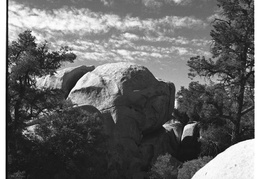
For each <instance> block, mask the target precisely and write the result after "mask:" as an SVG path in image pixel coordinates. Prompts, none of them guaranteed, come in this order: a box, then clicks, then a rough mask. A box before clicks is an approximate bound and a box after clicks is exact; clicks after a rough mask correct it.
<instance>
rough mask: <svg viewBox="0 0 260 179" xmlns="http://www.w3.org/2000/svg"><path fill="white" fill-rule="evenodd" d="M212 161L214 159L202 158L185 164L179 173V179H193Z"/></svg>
mask: <svg viewBox="0 0 260 179" xmlns="http://www.w3.org/2000/svg"><path fill="white" fill-rule="evenodd" d="M211 159H212V157H202V158H198V159H194V160H190V161H187V162H185V163H184V164H183V165H182V167H181V168H180V169H179V171H178V179H191V178H192V176H193V175H194V174H195V173H196V172H197V171H198V170H199V169H200V168H202V167H203V166H204V165H206V164H207V163H208V162H209V161H210V160H211Z"/></svg>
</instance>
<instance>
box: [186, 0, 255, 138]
mask: <svg viewBox="0 0 260 179" xmlns="http://www.w3.org/2000/svg"><path fill="white" fill-rule="evenodd" d="M218 6H219V8H220V13H219V18H215V20H214V21H213V22H212V25H213V30H211V32H210V35H211V37H212V46H211V53H212V58H210V59H205V57H200V56H197V57H192V58H191V59H190V60H189V61H188V66H189V67H190V73H189V77H191V78H193V77H195V76H197V75H198V76H200V77H206V78H209V79H213V80H217V81H218V85H221V86H222V87H223V88H224V89H225V91H226V93H227V94H228V99H229V101H228V102H227V103H228V104H225V105H229V106H230V108H229V109H230V110H229V112H228V114H227V113H226V114H225V113H222V117H225V118H226V119H228V120H230V121H231V122H232V124H233V129H232V142H233V143H236V142H238V141H239V136H240V132H241V131H240V130H241V122H242V121H241V120H242V119H243V118H242V117H243V116H244V115H246V114H247V113H248V112H250V111H252V110H254V71H255V67H254V0H229V1H226V0H218Z"/></svg>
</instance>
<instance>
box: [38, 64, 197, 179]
mask: <svg viewBox="0 0 260 179" xmlns="http://www.w3.org/2000/svg"><path fill="white" fill-rule="evenodd" d="M37 86H38V87H39V88H52V89H62V90H63V91H64V98H66V99H68V100H70V101H72V103H74V104H76V105H77V106H80V107H81V108H83V109H85V110H87V111H90V112H91V111H92V112H97V111H100V113H101V115H102V119H103V120H104V121H103V123H104V133H105V134H107V135H108V136H109V142H108V143H109V147H110V149H111V153H112V154H111V160H110V161H111V162H113V161H115V160H119V159H120V161H117V162H118V163H119V165H121V167H122V169H123V170H125V171H126V173H127V172H128V173H129V175H131V176H132V177H134V176H138V177H139V178H140V176H142V173H144V172H145V171H147V170H148V169H149V168H150V167H151V163H152V162H154V161H155V159H156V158H157V157H158V156H159V155H164V154H165V153H169V154H171V155H172V156H173V157H175V158H176V159H178V160H180V161H184V160H187V159H192V158H194V156H196V154H197V150H196V149H197V148H198V144H197V143H196V141H197V138H198V136H199V132H198V127H197V123H196V122H194V123H190V124H187V125H186V126H183V125H182V124H181V123H180V122H177V121H174V120H173V118H172V112H173V109H174V101H175V86H174V84H173V83H171V82H164V81H161V80H157V79H156V78H155V77H154V76H153V74H152V73H151V72H150V71H149V70H148V69H147V68H146V67H144V66H140V65H136V64H134V63H125V62H119V63H110V64H104V65H101V66H98V67H96V68H95V67H94V66H79V67H73V68H67V69H64V70H61V71H58V72H57V73H56V74H54V75H48V76H45V77H42V78H40V79H38V80H37ZM118 156H119V157H118ZM138 177H137V178H138ZM141 178H142V177H141Z"/></svg>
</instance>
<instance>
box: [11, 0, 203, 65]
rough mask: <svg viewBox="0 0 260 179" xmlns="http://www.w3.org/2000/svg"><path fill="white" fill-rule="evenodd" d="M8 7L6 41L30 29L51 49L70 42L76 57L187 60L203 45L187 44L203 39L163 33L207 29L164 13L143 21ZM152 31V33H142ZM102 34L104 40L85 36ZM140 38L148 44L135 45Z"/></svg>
mask: <svg viewBox="0 0 260 179" xmlns="http://www.w3.org/2000/svg"><path fill="white" fill-rule="evenodd" d="M8 8H9V12H8V13H9V22H8V23H9V24H8V25H9V37H10V40H14V39H15V38H16V36H17V34H18V33H20V32H22V30H25V29H31V30H32V31H33V35H35V36H36V38H37V40H38V41H43V40H47V41H49V42H51V44H52V47H53V48H55V49H59V47H60V46H62V45H69V46H70V47H71V48H72V49H73V52H74V53H75V54H76V55H77V56H78V58H77V59H78V60H85V59H89V60H97V61H123V60H125V61H138V60H139V61H140V60H141V61H149V60H165V59H168V60H171V59H172V58H179V56H184V57H185V58H187V57H188V56H189V55H194V54H196V53H204V54H205V53H206V52H205V51H203V49H201V50H200V51H196V49H195V50H193V49H191V48H190V45H191V46H196V48H200V47H202V46H203V45H205V43H206V40H203V39H201V40H199V39H187V38H184V37H178V36H177V37H169V36H165V34H166V33H170V32H171V33H174V30H175V29H181V28H190V29H191V28H192V29H193V28H194V27H197V28H204V27H206V23H205V22H203V21H202V20H200V19H196V18H194V17H178V16H167V17H164V18H160V19H150V18H148V19H143V20H142V19H140V18H137V17H131V16H126V17H123V18H121V17H120V16H118V15H115V14H102V13H95V12H92V11H90V10H88V9H83V8H82V9H75V8H62V9H56V10H53V12H50V11H47V10H40V9H35V8H33V9H30V8H28V7H25V6H23V5H21V4H18V3H15V2H14V1H10V3H9V7H8ZM110 31H113V32H114V31H115V33H112V35H110V36H107V34H106V33H107V32H110ZM140 32H142V33H140ZM150 33H154V34H156V35H155V36H149V35H148V36H145V34H150ZM104 34H105V35H106V39H102V40H96V39H95V38H88V37H92V36H95V35H96V36H98V35H104ZM140 34H143V36H141V35H140ZM69 37H70V39H69ZM91 39H95V40H91ZM140 40H142V41H145V42H146V43H145V44H146V45H140V44H139V45H137V42H138V41H140ZM161 43H168V44H167V45H168V46H160V45H157V44H161ZM169 43H170V44H169ZM188 46H189V47H188ZM179 59H180V58H179Z"/></svg>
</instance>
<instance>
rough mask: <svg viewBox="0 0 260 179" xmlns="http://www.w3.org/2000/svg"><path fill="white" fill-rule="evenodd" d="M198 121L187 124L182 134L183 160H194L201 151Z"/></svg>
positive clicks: (181, 148) (181, 152)
mask: <svg viewBox="0 0 260 179" xmlns="http://www.w3.org/2000/svg"><path fill="white" fill-rule="evenodd" d="M198 139H199V127H198V122H196V121H193V122H191V123H188V124H187V125H185V127H184V129H183V133H182V136H181V145H180V153H179V158H178V159H180V160H181V161H186V160H192V159H195V158H197V157H198V154H199V152H200V144H199V141H198Z"/></svg>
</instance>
